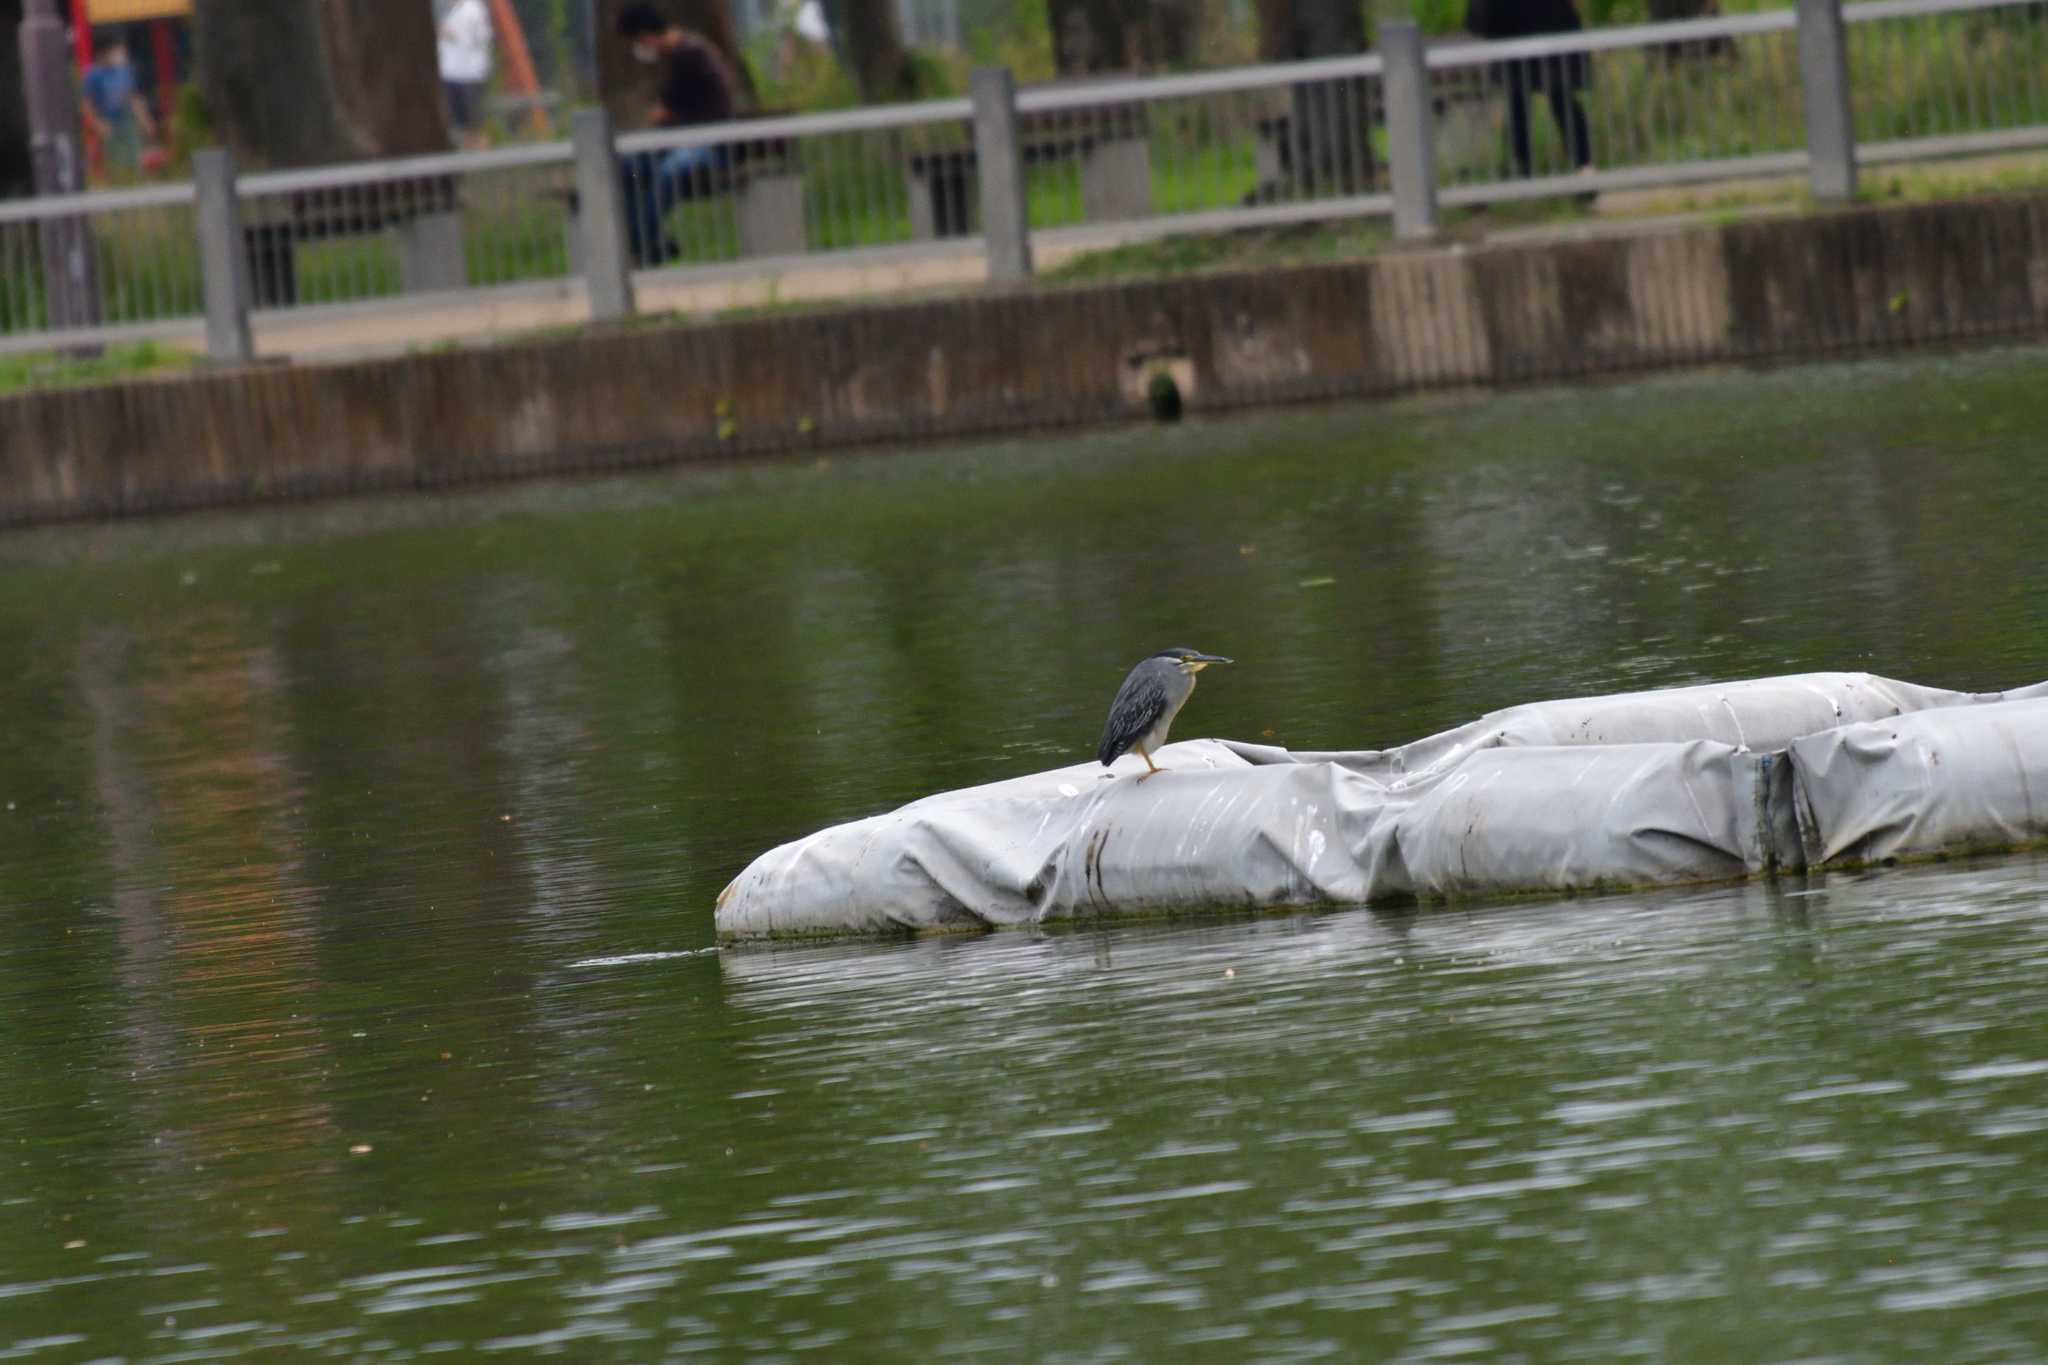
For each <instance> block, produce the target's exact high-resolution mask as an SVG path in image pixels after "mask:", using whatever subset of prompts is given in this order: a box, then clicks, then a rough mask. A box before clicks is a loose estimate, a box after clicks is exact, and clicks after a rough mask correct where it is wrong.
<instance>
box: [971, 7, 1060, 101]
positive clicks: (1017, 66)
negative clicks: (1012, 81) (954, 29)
mask: <svg viewBox="0 0 2048 1365" xmlns="http://www.w3.org/2000/svg"><path fill="white" fill-rule="evenodd" d="M1051 25H1052V21H1051V18H1050V15H1049V14H1048V10H1047V6H1046V3H1045V0H1010V6H1009V9H1008V11H1007V13H1006V15H1005V17H1004V21H1003V22H1002V23H1000V24H991V25H989V26H987V27H985V28H980V29H977V30H975V31H974V32H972V33H969V34H968V35H967V50H968V52H969V54H970V55H971V56H972V58H973V62H974V65H976V66H1007V67H1009V68H1010V70H1011V71H1013V72H1015V73H1016V75H1017V80H1018V81H1019V82H1020V83H1023V82H1030V81H1049V80H1051V79H1052V78H1053V76H1054V75H1055V74H1057V72H1058V69H1059V68H1058V65H1057V63H1056V62H1055V60H1054V57H1053V49H1052V26H1051Z"/></svg>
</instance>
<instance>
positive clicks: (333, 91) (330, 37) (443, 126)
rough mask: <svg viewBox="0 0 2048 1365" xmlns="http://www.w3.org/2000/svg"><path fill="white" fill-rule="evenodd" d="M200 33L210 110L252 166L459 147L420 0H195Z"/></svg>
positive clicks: (197, 44) (196, 43) (221, 132)
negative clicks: (257, 0) (253, 0)
mask: <svg viewBox="0 0 2048 1365" xmlns="http://www.w3.org/2000/svg"><path fill="white" fill-rule="evenodd" d="M192 38H193V49H194V53H195V56H196V58H197V61H198V67H199V73H198V75H199V87H200V90H201V92H202V93H203V95H204V96H205V100H206V108H207V115H208V118H209V119H210V120H211V122H212V124H213V127H214V130H215V132H216V133H217V134H218V136H219V137H220V139H221V141H222V142H224V143H225V144H226V145H227V146H228V147H229V148H231V149H232V150H233V151H234V153H235V157H236V159H237V161H239V162H240V163H242V164H243V165H245V166H310V165H320V164H323V163H327V162H334V161H349V160H355V159H358V158H364V157H387V156H414V155H419V154H422V153H428V152H440V151H446V150H447V149H448V145H449V137H448V123H447V117H446V115H445V114H444V113H443V111H442V107H441V77H440V70H439V67H438V65H437V63H436V60H435V52H434V21H433V11H432V9H431V7H429V6H427V5H423V4H420V3H419V2H418V0H265V3H263V4H260V5H252V4H248V3H246V0H196V3H195V4H194V6H193V24H192Z"/></svg>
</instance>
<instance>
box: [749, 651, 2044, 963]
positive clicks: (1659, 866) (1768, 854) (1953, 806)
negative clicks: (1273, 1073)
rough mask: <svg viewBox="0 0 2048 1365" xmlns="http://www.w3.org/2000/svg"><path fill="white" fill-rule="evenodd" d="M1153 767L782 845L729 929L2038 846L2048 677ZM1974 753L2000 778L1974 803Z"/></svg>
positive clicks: (1575, 711)
mask: <svg viewBox="0 0 2048 1365" xmlns="http://www.w3.org/2000/svg"><path fill="white" fill-rule="evenodd" d="M2014 699H2018V700H2014ZM1980 716H1981V717H1996V718H1997V719H1995V720H1986V721H1983V722H1982V723H1980V724H1974V725H1973V724H1970V723H1969V722H1970V721H1972V720H1973V719H1975V718H1977V717H1980ZM1943 721H1947V722H1952V723H1951V724H1949V725H1947V726H1946V727H1944V726H1943V725H1942V724H1940V723H1939V722H1943ZM1909 722H1910V723H1909ZM1899 735H1905V736H1907V739H1905V740H1900V739H1899V738H1897V736H1899ZM1883 736H1890V737H1891V738H1882V737H1883ZM1966 736H1967V738H1965V737H1966ZM1930 744H1931V745H1933V746H1934V747H1933V748H1932V749H1931V750H1929V749H1928V748H1927V746H1928V745H1930ZM1916 746H1917V747H1916ZM2001 746H2003V747H2001ZM1926 752H1933V753H1935V754H1937V755H1944V754H1945V755H1947V757H1942V758H1938V759H1937V760H1932V761H1930V760H1928V759H1926V758H1924V757H1922V756H1921V755H1924V753H1926ZM1158 757H1159V761H1160V763H1161V764H1162V765H1163V766H1164V767H1166V768H1167V769H1168V771H1167V772H1165V773H1163V774H1161V775H1159V776H1157V777H1154V778H1151V779H1149V780H1147V781H1144V782H1139V781H1137V780H1136V778H1137V775H1138V774H1139V773H1141V772H1143V765H1142V763H1141V762H1140V761H1139V760H1138V759H1136V758H1126V759H1124V760H1120V761H1119V762H1118V764H1117V765H1116V767H1115V768H1114V769H1113V770H1109V771H1105V770H1104V769H1103V768H1102V767H1101V766H1100V765H1098V764H1094V763H1083V764H1076V765H1075V766H1073V767H1069V768H1061V769H1056V770H1054V771H1052V772H1047V773H1038V774H1034V775H1032V776H1028V777H1020V778H1015V779H1012V780H1010V781H1006V782H997V783H993V784H990V785H988V786H983V787H974V788H969V789H967V790H963V791H956V792H947V793H942V794H940V795H937V796H932V797H927V798H925V799H924V800H921V801H916V802H913V803H911V804H910V805H908V806H904V807H902V808H901V809H899V810H895V811H891V812H889V813H887V814H884V815H878V816H874V817H872V818H870V819H866V820H860V821H855V822H853V823H851V824H846V825H839V826H834V827H832V828H829V829H825V830H821V831H819V832H818V833H816V834H813V835H811V836H809V837H808V838H805V839H801V840H798V841H796V842H794V843H791V844H785V845H783V846H782V847H780V848H777V849H773V850H771V851H769V852H768V853H765V854H763V855H762V856H761V857H760V858H758V859H756V860H755V861H754V863H753V864H752V865H751V866H750V867H748V868H747V870H746V871H745V872H743V873H741V875H740V876H739V877H738V878H737V879H735V880H734V881H733V883H732V884H731V885H730V886H728V887H727V888H726V890H725V892H724V893H723V894H722V895H721V896H720V897H719V904H718V914H717V922H718V929H719V931H720V932H721V933H722V934H724V935H727V936H731V937H756V936H764V935H781V934H829V933H864V932H874V931H878V930H884V929H890V928H913V929H927V928H946V927H957V926H965V925H976V924H980V925H1024V924H1033V923H1038V922H1042V921H1046V920H1053V919H1061V918H1074V917H1092V916H1099V915H1107V914H1117V913H1144V912H1159V911H1170V910H1174V909H1183V908H1195V907H1216V906H1228V905H1282V904H1313V903H1318V902H1350V903H1363V902H1368V901H1375V900H1386V899H1393V898H1404V897H1410V896H1450V895H1478V894H1493V893H1505V892H1515V891H1564V890H1576V889H1587V888H1594V887H1611V886H1642V885H1656V884H1667V883H1677V882H1698V881H1709V880H1718V879H1725V878H1732V877H1742V876H1747V875H1753V874H1756V873H1761V872H1769V871H1772V870H1775V869H1778V868H1781V867H1791V868H1796V867H1801V866H1804V865H1806V864H1807V863H1808V862H1815V863H1819V862H1825V861H1827V860H1829V859H1831V858H1845V857H1855V858H1873V857H1874V858H1882V857H1895V856H1903V855H1906V854H1912V853H1924V852H1935V851H1939V850H1940V849H1943V848H1948V847H1962V846H1984V845H2010V844H2011V843H2014V842H2020V841H2024V840H2025V839H2027V838H2032V837H2037V836H2036V835H2034V834H2028V833H2026V831H2029V830H2036V831H2038V827H2039V820H2038V817H2037V816H2036V815H2035V814H2034V808H2033V806H2032V804H2031V802H2032V801H2033V800H2034V798H2033V797H2032V795H2031V793H2032V792H2034V791H2043V792H2048V684H2042V685H2040V686H2037V687H2033V688H2029V689H2025V690H2024V691H2019V692H2011V693H1965V692H1948V691H1942V690H1939V689H1935V688H1927V687H1919V686H1915V685H1913V684H1910V683H1901V682H1895V681H1892V680H1889V679H1884V678H1876V677H1872V676H1870V675H1868V674H1860V673H1814V674H1800V675H1796V676H1791V677H1782V678H1762V679H1756V680H1752V681H1747V682H1737V683H1728V684H1716V685H1706V686H1699V687H1685V688H1673V689H1668V690H1664V691H1656V692H1636V693H1624V694H1619V695H1614V696H1605V697H1589V698H1574V699H1568V700H1561V701H1546V702H1535V703H1531V704H1529V705H1525V706H1517V707H1512V708H1510V709H1508V710H1505V711H1499V712H1495V713H1493V714H1491V715H1488V716H1485V717H1482V718H1481V719H1479V720H1477V721H1474V722H1472V723H1470V724H1468V725H1464V726H1460V727H1458V728H1457V729H1454V730H1449V731H1445V732H1444V733H1442V734H1439V735H1432V736H1430V737H1428V738H1426V739H1422V740H1418V741H1416V742H1415V743H1413V744H1408V745H1404V746H1401V747H1400V748H1396V749H1388V750H1358V751H1348V752H1329V753H1295V752H1289V751H1287V750H1284V749H1278V748H1274V747H1271V746H1266V745H1253V744H1237V743H1228V742H1221V741H1216V740H1195V741H1190V742H1185V743H1179V744H1171V745H1168V746H1167V747H1166V748H1165V749H1164V750H1162V751H1161V752H1160V754H1159V755H1158ZM1915 765H1918V768H1921V769H1928V770H1930V771H1931V770H1933V769H1940V770H1941V771H1940V772H1939V774H1938V775H1937V777H1938V780H1937V778H1930V777H1927V776H1926V775H1925V774H1921V775H1918V776H1916V775H1915V772H1916V771H1917V769H1916V768H1915ZM1980 769H1981V771H1982V772H1983V773H1985V774H1996V775H1997V777H1998V780H1997V781H1996V782H1995V783H1993V784H1991V786H1990V787H1989V788H1988V792H1989V794H1988V795H1984V796H1982V797H1980V798H1971V797H1968V796H1966V795H1965V793H1966V791H1967V790H1970V788H1969V784H1970V782H1971V780H1972V775H1973V773H1974V772H1976V771H1977V770H1980ZM1870 770H1883V771H1884V772H1885V773H1887V774H1888V776H1887V777H1886V779H1885V780H1884V781H1883V782H1882V783H1879V784H1876V785H1873V783H1872V781H1871V780H1870V778H1869V771H1870ZM1909 770H1913V771H1909ZM1802 783H1806V784H1808V786H1810V787H1811V790H1810V791H1809V790H1807V789H1806V788H1805V787H1802V785H1801V784H1802ZM1943 783H1950V784H1952V786H1953V790H1952V789H1951V787H1950V786H1944V785H1942V784H1943ZM2030 784H2031V785H2030ZM1878 791H1883V792H1889V793H1891V794H1890V795H1889V796H1888V797H1885V798H1884V799H1879V798H1878V796H1877V795H1875V793H1876V792H1878ZM1916 792H1918V793H1922V795H1921V796H1919V797H1917V798H1916V797H1915V796H1914V795H1913V793H1916ZM1916 800H1917V801H1918V802H1919V804H1918V805H1916V804H1915V802H1916ZM1887 850H1890V851H1887Z"/></svg>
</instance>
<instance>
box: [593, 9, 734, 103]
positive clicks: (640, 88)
mask: <svg viewBox="0 0 2048 1365" xmlns="http://www.w3.org/2000/svg"><path fill="white" fill-rule="evenodd" d="M629 2H630V0H597V4H596V5H595V7H594V9H595V11H596V14H595V17H596V20H597V31H596V33H595V34H593V35H592V41H594V42H595V43H596V44H597V90H598V97H599V98H600V99H602V100H603V101H604V107H605V108H607V109H609V110H610V111H611V115H612V119H613V121H614V122H615V123H617V124H618V126H619V127H621V128H638V127H639V126H640V125H641V124H643V123H645V122H646V121H647V110H648V109H649V107H650V106H652V105H653V103H654V91H655V87H656V86H657V85H659V84H660V83H661V68H660V67H659V66H643V65H641V64H640V63H639V62H636V61H634V60H633V54H632V52H631V51H630V50H629V49H628V48H627V46H626V44H625V43H624V42H623V41H621V40H620V38H619V30H618V23H619V12H620V11H621V10H623V9H625V8H626V6H627V4H628V3H629ZM653 4H654V7H655V8H656V9H658V10H660V11H661V12H662V14H663V15H665V16H666V17H668V18H670V19H673V20H674V21H675V22H676V23H678V24H681V25H682V26H683V27H684V28H687V29H690V30H692V31H693V32H696V33H701V34H703V35H704V36H705V37H706V38H707V39H709V40H710V41H711V43H712V45H713V46H715V47H716V48H717V49H718V50H719V51H720V52H723V53H724V54H725V57H726V60H727V61H729V62H731V63H732V68H733V70H734V71H736V72H738V73H739V78H740V83H741V84H742V85H743V86H744V87H745V88H744V89H742V90H741V91H740V92H739V95H740V99H739V103H740V106H741V108H742V109H747V108H750V107H752V106H753V105H754V104H755V102H756V101H757V100H758V99H759V92H758V91H756V90H755V89H754V73H753V71H752V70H751V69H749V67H748V66H747V62H746V58H745V57H744V56H742V55H741V53H740V42H739V31H738V30H737V29H735V28H734V27H733V22H732V12H731V11H730V10H728V9H727V8H726V3H725V0H653Z"/></svg>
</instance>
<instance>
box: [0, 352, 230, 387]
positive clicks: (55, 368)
mask: <svg viewBox="0 0 2048 1365" xmlns="http://www.w3.org/2000/svg"><path fill="white" fill-rule="evenodd" d="M192 360H193V357H192V356H191V354H190V353H189V352H186V351H181V350H179V349H177V348H176V347H174V346H167V345H165V344H164V343H162V342H160V341H138V342H133V343H130V344H125V345H117V346H109V347H107V348H106V349H105V350H104V351H102V352H101V353H100V354H98V355H96V356H79V355H64V354H61V353H58V352H54V351H30V352H26V353H24V354H21V355H0V394H5V393H17V392H20V391H21V390H24V389H50V388H75V387H77V386H79V385H82V384H106V383H111V382H114V381H116V380H121V379H134V378H137V377H140V376H143V375H152V374H164V373H167V372H169V371H173V370H182V369H185V368H187V367H189V366H190V365H191V364H192Z"/></svg>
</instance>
